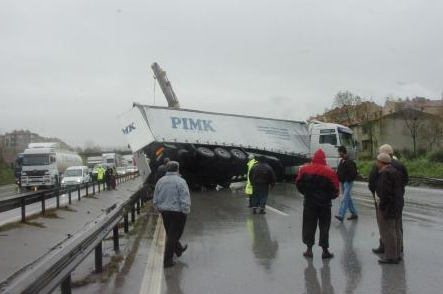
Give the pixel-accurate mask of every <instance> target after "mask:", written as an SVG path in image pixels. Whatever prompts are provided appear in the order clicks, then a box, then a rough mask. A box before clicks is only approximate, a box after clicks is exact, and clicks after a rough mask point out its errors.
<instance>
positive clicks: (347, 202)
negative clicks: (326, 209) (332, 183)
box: [338, 182, 358, 218]
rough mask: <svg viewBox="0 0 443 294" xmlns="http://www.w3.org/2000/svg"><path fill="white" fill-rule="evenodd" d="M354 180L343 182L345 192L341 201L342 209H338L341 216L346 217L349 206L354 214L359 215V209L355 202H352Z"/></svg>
mask: <svg viewBox="0 0 443 294" xmlns="http://www.w3.org/2000/svg"><path fill="white" fill-rule="evenodd" d="M353 184H354V182H343V183H341V190H342V192H343V200H342V201H341V205H340V209H339V210H338V215H339V216H340V217H341V218H344V217H345V214H346V211H347V210H348V208H349V211H350V212H351V213H352V215H358V213H357V209H355V206H354V202H352V198H351V190H352V185H353Z"/></svg>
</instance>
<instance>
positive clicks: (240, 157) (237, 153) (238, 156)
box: [231, 149, 247, 161]
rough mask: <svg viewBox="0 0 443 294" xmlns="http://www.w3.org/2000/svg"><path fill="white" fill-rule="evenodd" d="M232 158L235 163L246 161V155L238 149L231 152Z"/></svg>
mask: <svg viewBox="0 0 443 294" xmlns="http://www.w3.org/2000/svg"><path fill="white" fill-rule="evenodd" d="M231 154H232V157H233V158H234V159H235V160H237V161H246V158H247V157H246V154H245V153H244V152H243V151H241V150H239V149H232V150H231Z"/></svg>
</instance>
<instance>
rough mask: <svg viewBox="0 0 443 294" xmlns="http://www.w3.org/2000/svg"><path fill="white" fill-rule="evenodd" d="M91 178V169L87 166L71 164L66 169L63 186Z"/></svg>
mask: <svg viewBox="0 0 443 294" xmlns="http://www.w3.org/2000/svg"><path fill="white" fill-rule="evenodd" d="M90 180H91V176H90V174H89V169H88V167H87V166H84V165H82V166H71V167H68V168H67V169H66V171H65V174H64V177H63V179H62V186H63V187H65V186H69V185H79V184H83V183H87V182H89V181H90Z"/></svg>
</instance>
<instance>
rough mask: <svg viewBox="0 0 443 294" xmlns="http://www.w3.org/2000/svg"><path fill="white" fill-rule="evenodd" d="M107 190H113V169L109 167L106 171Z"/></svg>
mask: <svg viewBox="0 0 443 294" xmlns="http://www.w3.org/2000/svg"><path fill="white" fill-rule="evenodd" d="M105 183H106V189H107V190H108V191H109V190H112V169H111V168H110V167H109V166H108V167H107V168H106V171H105Z"/></svg>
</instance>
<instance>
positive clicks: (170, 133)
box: [121, 104, 356, 187]
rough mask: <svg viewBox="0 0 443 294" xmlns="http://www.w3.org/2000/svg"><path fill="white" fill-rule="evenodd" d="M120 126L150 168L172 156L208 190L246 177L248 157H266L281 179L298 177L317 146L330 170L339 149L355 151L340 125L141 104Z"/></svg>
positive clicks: (185, 173) (349, 133) (188, 175)
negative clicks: (143, 156) (301, 168)
mask: <svg viewBox="0 0 443 294" xmlns="http://www.w3.org/2000/svg"><path fill="white" fill-rule="evenodd" d="M121 123H122V132H123V134H124V135H125V136H126V138H127V140H128V143H129V145H130V147H131V149H132V151H133V152H140V151H143V152H144V153H145V154H146V156H147V158H148V159H149V162H150V169H151V170H155V169H156V168H157V167H158V165H160V164H161V163H162V161H163V159H164V158H165V157H170V158H171V159H173V160H178V161H180V165H181V172H182V173H183V176H184V177H185V178H186V179H187V180H188V182H191V183H198V184H201V185H204V186H209V187H213V186H214V185H216V184H220V185H223V186H225V185H227V184H229V183H230V182H231V181H233V180H236V178H238V177H241V176H243V175H244V174H245V171H246V164H245V163H246V158H247V154H249V153H252V154H256V155H261V156H265V157H266V158H267V159H268V161H269V163H270V164H271V166H272V167H273V168H274V170H276V172H277V175H278V176H279V177H280V178H281V179H282V178H285V177H292V176H293V175H295V173H296V172H297V171H298V167H299V166H300V165H301V164H303V163H304V162H306V161H308V160H309V158H310V156H311V155H312V154H313V153H314V152H315V151H316V150H317V149H318V148H322V149H323V150H324V151H325V153H326V156H327V158H328V163H329V164H330V165H331V166H332V167H336V166H337V164H338V152H337V148H338V147H339V146H340V145H346V147H347V149H348V150H349V151H350V154H355V149H356V148H355V145H354V140H353V139H352V131H351V130H350V129H349V128H346V127H344V126H341V125H336V124H322V123H315V124H308V123H306V122H301V121H291V120H281V119H271V118H263V117H252V116H243V115H233V114H224V113H214V112H205V111H197V110H189V109H177V108H168V107H158V106H148V105H140V104H134V106H133V108H132V110H130V111H129V112H127V113H126V114H124V115H122V116H121ZM139 170H140V171H142V169H141V168H140V167H139Z"/></svg>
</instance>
